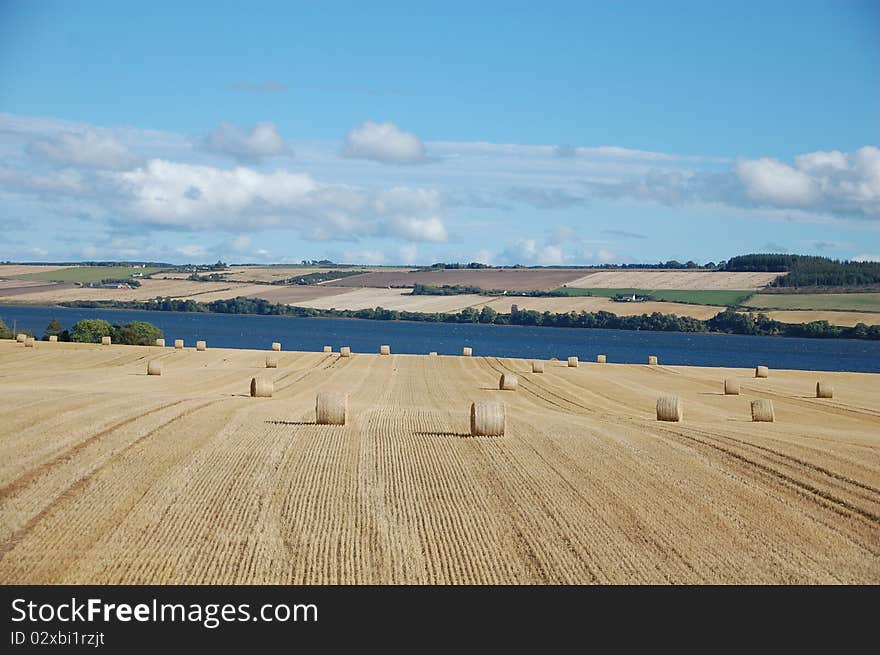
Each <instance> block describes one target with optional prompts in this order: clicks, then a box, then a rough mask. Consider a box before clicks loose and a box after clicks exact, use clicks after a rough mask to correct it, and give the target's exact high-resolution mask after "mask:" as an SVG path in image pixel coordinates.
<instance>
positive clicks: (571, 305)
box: [486, 296, 725, 320]
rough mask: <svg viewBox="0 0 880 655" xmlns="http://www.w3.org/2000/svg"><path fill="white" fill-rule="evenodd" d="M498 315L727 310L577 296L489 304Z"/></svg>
mask: <svg viewBox="0 0 880 655" xmlns="http://www.w3.org/2000/svg"><path fill="white" fill-rule="evenodd" d="M486 304H488V305H489V307H491V308H492V309H494V310H495V311H497V312H504V313H507V312H509V311H510V306H511V305H512V304H516V306H517V307H519V309H521V310H523V309H532V310H535V311H538V312H556V313H565V312H599V311H604V312H611V313H612V314H617V315H618V316H639V315H641V314H651V313H653V312H660V313H662V314H677V315H678V316H691V317H693V318H698V319H701V320H705V319H707V318H712V317H713V316H715V314H717V313H718V312H723V311H724V309H725V308H724V307H720V306H713V305H686V304H682V303H674V302H614V301H613V300H611V299H610V298H603V297H597V296H573V297H570V298H528V297H525V298H522V297H515V296H507V297H504V298H495V299H493V300H492V301H491V302H489V303H486Z"/></svg>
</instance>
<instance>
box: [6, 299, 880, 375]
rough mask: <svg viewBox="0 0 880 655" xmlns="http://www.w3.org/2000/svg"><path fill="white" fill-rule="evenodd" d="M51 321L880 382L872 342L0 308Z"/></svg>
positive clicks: (290, 342)
mask: <svg viewBox="0 0 880 655" xmlns="http://www.w3.org/2000/svg"><path fill="white" fill-rule="evenodd" d="M53 317H57V318H58V320H59V321H61V324H62V325H63V326H64V327H65V328H70V327H71V326H72V325H73V324H74V323H75V322H76V321H78V320H80V319H83V318H103V319H105V320H107V321H109V322H110V323H119V324H124V323H128V322H129V321H148V322H150V323H152V324H154V325H156V326H158V327H159V328H161V329H162V331H163V332H164V333H165V338H166V339H184V341H185V342H186V345H187V346H192V345H195V342H196V340H197V339H204V340H205V341H207V342H208V346H215V347H224V348H259V349H265V348H268V347H269V346H270V344H271V343H272V342H273V341H280V342H282V344H283V347H284V349H285V350H320V349H321V347H322V346H324V345H331V346H333V348H334V350H335V349H337V348H338V347H339V346H351V348H352V351H353V352H378V350H379V346H380V345H381V344H385V343H387V344H390V345H391V348H392V351H393V352H396V353H416V354H418V353H421V354H424V353H427V352H429V351H432V350H436V351H437V352H438V353H440V354H441V355H443V354H448V355H452V354H461V349H462V347H463V346H471V347H472V348H473V349H474V355H495V356H500V357H525V358H530V357H533V358H540V359H548V358H550V357H559V358H564V357H569V356H572V355H574V356H577V357H579V358H581V359H582V360H594V359H595V357H596V354H597V353H604V354H606V355H607V356H608V361H609V362H621V363H630V364H635V363H639V364H641V363H644V362H646V360H647V358H648V355H658V356H659V357H660V363H661V364H682V365H691V366H732V367H751V366H755V365H756V364H759V363H760V364H764V365H767V366H770V367H771V368H779V369H784V368H787V369H805V370H818V371H857V372H870V373H880V341H857V340H848V339H794V338H783V337H748V336H739V335H725V334H686V333H680V332H637V331H630V330H588V329H575V328H541V327H520V326H507V325H470V324H468V325H462V324H452V323H411V322H404V321H364V320H351V319H333V318H291V317H286V316H249V315H241V314H195V313H193V314H187V313H177V312H153V311H133V310H121V309H120V310H107V309H69V308H64V307H32V306H16V305H11V306H7V305H0V319H2V320H3V321H5V322H6V324H7V325H8V326H9V328H10V329H12V327H13V323H15V324H16V325H17V327H18V329H20V330H30V331H31V332H33V333H34V334H35V335H37V337H40V336H42V334H43V331H44V330H45V328H46V325H47V324H48V323H49V321H50V320H51V319H52V318H53Z"/></svg>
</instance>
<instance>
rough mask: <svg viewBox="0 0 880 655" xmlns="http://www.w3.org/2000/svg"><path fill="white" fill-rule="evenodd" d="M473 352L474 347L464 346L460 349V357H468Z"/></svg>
mask: <svg viewBox="0 0 880 655" xmlns="http://www.w3.org/2000/svg"><path fill="white" fill-rule="evenodd" d="M473 354H474V349H473V348H471V347H469V346H465V347H464V348H462V349H461V355H462V357H470V356H471V355H473Z"/></svg>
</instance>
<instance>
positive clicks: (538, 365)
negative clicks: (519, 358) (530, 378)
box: [532, 361, 544, 373]
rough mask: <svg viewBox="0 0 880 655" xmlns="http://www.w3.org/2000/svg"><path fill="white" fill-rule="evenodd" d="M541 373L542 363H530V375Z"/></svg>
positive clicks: (542, 370) (542, 369)
mask: <svg viewBox="0 0 880 655" xmlns="http://www.w3.org/2000/svg"><path fill="white" fill-rule="evenodd" d="M543 372H544V362H542V361H534V362H532V373H543Z"/></svg>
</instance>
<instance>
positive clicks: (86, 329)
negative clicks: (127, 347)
mask: <svg viewBox="0 0 880 655" xmlns="http://www.w3.org/2000/svg"><path fill="white" fill-rule="evenodd" d="M111 334H112V328H111V327H110V324H109V323H108V322H107V321H103V320H101V319H94V318H84V319H83V320H81V321H77V322H76V323H74V324H73V329H72V330H71V334H70V340H71V341H77V342H79V343H101V337H109V336H110V335H111Z"/></svg>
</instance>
